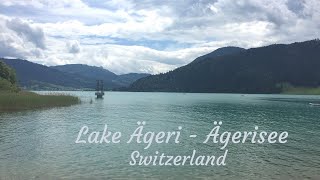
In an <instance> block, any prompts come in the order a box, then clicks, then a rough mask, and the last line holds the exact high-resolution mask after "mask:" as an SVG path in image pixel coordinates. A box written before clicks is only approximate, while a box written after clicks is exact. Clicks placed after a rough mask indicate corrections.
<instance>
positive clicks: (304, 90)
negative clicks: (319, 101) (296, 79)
mask: <svg viewBox="0 0 320 180" xmlns="http://www.w3.org/2000/svg"><path fill="white" fill-rule="evenodd" d="M282 93H283V94H301V95H302V94H303V95H320V87H318V88H308V87H289V88H286V89H284V90H283V92H282Z"/></svg>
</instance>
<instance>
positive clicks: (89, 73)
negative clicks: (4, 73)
mask: <svg viewBox="0 0 320 180" xmlns="http://www.w3.org/2000/svg"><path fill="white" fill-rule="evenodd" d="M0 61H3V62H4V63H5V64H7V65H8V66H10V67H11V68H13V69H14V70H15V71H16V74H17V79H18V84H19V85H20V86H21V87H25V88H27V89H32V90H73V89H95V86H96V80H97V79H102V80H103V81H104V87H105V88H106V89H114V88H120V87H126V86H129V85H130V84H131V83H132V82H134V81H136V80H137V79H139V78H142V77H146V76H149V75H150V74H139V73H130V74H124V75H116V74H114V73H113V72H111V71H108V70H106V69H103V68H101V67H95V66H88V65H82V64H71V65H62V66H53V67H47V66H44V65H40V64H36V63H33V62H30V61H27V60H21V59H5V58H0Z"/></svg>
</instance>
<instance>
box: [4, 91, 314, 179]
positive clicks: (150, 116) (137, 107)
mask: <svg viewBox="0 0 320 180" xmlns="http://www.w3.org/2000/svg"><path fill="white" fill-rule="evenodd" d="M39 93H45V94H46V93H52V92H39ZM59 93H65V94H71V95H76V96H79V97H80V98H81V99H82V103H81V104H80V105H75V106H71V107H62V108H53V109H45V110H37V111H24V112H15V113H5V114H0V143H1V145H0V179H106V178H111V179H128V178H129V179H299V180H300V179H320V123H319V122H320V107H318V106H311V105H309V103H319V102H320V96H300V95H299V96H298V95H241V94H191V93H130V92H106V95H105V97H104V99H103V100H96V99H95V97H94V92H59ZM91 99H92V100H93V101H92V103H90V101H91ZM138 121H140V122H142V121H145V122H146V125H145V129H146V130H148V131H155V132H158V131H176V130H178V126H181V127H182V129H181V137H180V143H178V144H176V143H167V144H152V145H151V146H150V148H148V149H147V150H144V147H145V145H143V144H137V143H135V144H134V143H133V144H128V143H126V141H125V140H127V139H128V138H127V137H129V136H130V134H132V133H133V131H134V130H135V129H136V128H137V127H138V125H137V122H138ZM214 121H222V122H223V124H222V125H221V129H222V130H225V131H252V130H254V127H255V126H259V130H265V131H278V132H281V131H287V132H288V133H289V136H288V139H287V140H288V142H287V143H285V144H279V143H276V144H250V143H244V144H229V145H228V150H229V152H228V157H227V158H226V165H225V166H190V165H185V166H130V165H129V161H130V156H131V153H132V152H133V151H135V150H139V151H140V152H141V154H143V155H154V153H155V151H159V152H161V153H166V154H171V155H189V154H191V153H192V150H194V149H196V150H197V152H199V153H200V154H202V155H215V154H219V153H221V150H220V149H219V147H218V146H217V145H216V144H213V143H208V144H204V143H202V141H203V138H204V137H205V136H206V134H208V133H209V132H210V130H211V129H212V128H213V127H214V125H213V122H214ZM105 124H107V125H108V128H109V129H110V131H113V132H115V131H120V132H122V137H123V138H124V141H121V142H120V143H117V144H107V143H102V144H76V143H75V140H76V138H77V136H78V133H79V130H80V129H81V127H83V126H84V125H86V126H88V127H89V128H90V129H92V130H96V131H103V128H104V125H105ZM190 134H196V135H197V137H196V138H190V137H189V135H190Z"/></svg>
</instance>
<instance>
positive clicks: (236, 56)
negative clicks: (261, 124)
mask: <svg viewBox="0 0 320 180" xmlns="http://www.w3.org/2000/svg"><path fill="white" fill-rule="evenodd" d="M238 50H239V49H238ZM236 51H237V50H236ZM210 54H216V52H212V53H210ZM210 54H208V55H205V56H202V57H200V60H199V58H197V59H196V60H195V61H193V62H191V63H190V64H188V65H186V66H183V67H180V68H177V69H175V70H173V71H170V72H168V73H164V74H159V75H152V76H148V77H145V78H141V79H139V80H137V81H136V82H134V83H133V84H132V85H131V86H129V88H127V89H126V90H128V91H166V92H216V93H279V92H281V89H282V87H283V86H302V87H318V86H320V71H319V69H320V40H318V39H317V40H311V41H305V42H299V43H293V44H288V45H285V44H276V45H270V46H265V47H260V48H251V49H248V50H240V51H238V52H234V53H231V54H224V55H222V56H211V55H210Z"/></svg>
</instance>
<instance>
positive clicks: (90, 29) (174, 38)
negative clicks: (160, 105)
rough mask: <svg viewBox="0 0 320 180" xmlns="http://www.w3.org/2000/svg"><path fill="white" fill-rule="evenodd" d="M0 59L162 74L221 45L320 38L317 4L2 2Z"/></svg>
mask: <svg viewBox="0 0 320 180" xmlns="http://www.w3.org/2000/svg"><path fill="white" fill-rule="evenodd" d="M0 7H1V9H2V11H1V12H2V14H0V28H1V29H0V56H11V57H20V58H27V59H30V60H32V61H36V62H42V63H43V64H47V65H56V64H65V63H85V64H89V65H96V66H100V65H102V66H103V67H105V68H107V69H109V70H111V71H114V72H116V73H127V72H149V73H159V72H165V71H168V70H171V69H173V68H176V67H179V66H181V65H184V64H186V63H188V62H190V61H191V60H193V59H194V58H196V57H197V56H200V55H203V54H206V53H208V52H210V51H213V50H215V49H217V48H219V47H223V46H241V47H245V48H250V47H257V46H262V45H267V44H272V43H291V42H294V41H304V40H309V39H313V38H319V36H320V32H319V30H318V29H319V28H320V23H319V22H320V12H319V9H320V1H318V0H303V1H294V0H281V1H279V0H269V1H260V0H239V1H234V0H201V1H194V0H184V1H158V0H141V1H135V0H126V1H124V0H121V1H119V0H112V1H108V2H97V1H88V2H87V1H86V0H83V1H81V0H61V1H49V0H33V1H24V0H2V1H1V2H0Z"/></svg>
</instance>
